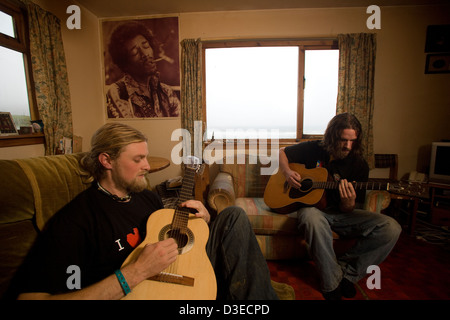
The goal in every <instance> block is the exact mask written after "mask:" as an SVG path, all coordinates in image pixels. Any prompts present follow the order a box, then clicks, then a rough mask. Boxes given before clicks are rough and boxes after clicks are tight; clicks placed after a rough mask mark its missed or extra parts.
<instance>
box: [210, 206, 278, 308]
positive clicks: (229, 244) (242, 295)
mask: <svg viewBox="0 0 450 320" xmlns="http://www.w3.org/2000/svg"><path fill="white" fill-rule="evenodd" d="M206 252H207V254H208V257H209V259H210V261H211V264H212V266H213V268H214V272H215V275H216V280H217V299H218V300H225V299H226V300H261V299H264V300H269V299H278V296H277V294H276V293H275V291H274V290H273V287H272V284H271V281H270V271H269V267H268V266H267V262H266V260H265V258H264V256H263V254H262V252H261V249H260V247H259V245H258V242H257V240H256V237H255V234H254V232H253V229H252V227H251V225H250V221H249V220H248V217H247V215H246V214H245V212H244V210H243V209H241V208H239V207H235V206H232V207H228V208H226V209H224V210H223V211H222V212H220V213H219V214H218V216H217V217H216V219H215V220H214V221H213V222H212V223H211V225H210V236H209V239H208V242H207V244H206Z"/></svg>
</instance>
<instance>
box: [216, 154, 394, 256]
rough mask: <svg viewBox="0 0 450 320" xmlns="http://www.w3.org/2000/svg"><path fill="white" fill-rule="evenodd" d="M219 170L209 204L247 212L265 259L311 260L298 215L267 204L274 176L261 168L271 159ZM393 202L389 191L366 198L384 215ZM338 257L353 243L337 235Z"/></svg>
mask: <svg viewBox="0 0 450 320" xmlns="http://www.w3.org/2000/svg"><path fill="white" fill-rule="evenodd" d="M221 162H222V163H221V164H215V165H216V166H218V168H216V169H215V170H214V169H213V170H210V171H211V172H215V177H213V174H211V177H213V180H212V181H211V184H210V188H209V193H208V199H207V201H208V204H209V206H210V207H211V208H212V209H214V210H217V212H220V211H221V210H223V209H224V208H226V207H227V206H232V205H236V206H239V207H241V208H243V209H244V211H245V212H246V213H247V216H248V218H249V220H250V223H251V225H252V227H253V230H254V232H255V235H256V238H257V240H258V243H259V245H260V247H261V250H262V252H263V255H264V257H265V258H266V259H267V260H290V259H303V258H307V245H306V242H305V240H304V239H303V238H302V237H301V236H300V234H299V232H298V229H297V219H296V212H292V213H287V214H279V213H276V212H274V211H272V210H271V209H270V208H269V207H268V206H267V205H266V204H265V203H264V198H263V195H264V190H265V187H266V185H267V182H268V181H269V179H270V175H261V168H268V167H270V165H271V164H270V159H269V158H267V157H261V156H255V155H249V154H247V155H245V161H240V163H238V161H237V160H236V159H235V158H224V159H223V160H222V161H221ZM389 203H390V195H389V193H388V192H387V191H370V192H368V193H367V195H366V199H365V203H364V209H366V210H369V211H373V212H380V211H381V210H383V209H385V208H387V207H388V206H389ZM333 236H334V239H335V240H336V241H335V244H334V246H335V251H336V254H338V255H339V254H340V253H343V252H345V250H346V249H347V248H348V247H349V246H350V245H351V244H352V241H351V240H352V239H350V241H347V240H343V239H339V236H338V235H337V234H333Z"/></svg>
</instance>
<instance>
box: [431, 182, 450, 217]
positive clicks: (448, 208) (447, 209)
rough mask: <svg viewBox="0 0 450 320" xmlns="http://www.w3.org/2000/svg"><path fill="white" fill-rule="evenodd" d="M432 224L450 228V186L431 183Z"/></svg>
mask: <svg viewBox="0 0 450 320" xmlns="http://www.w3.org/2000/svg"><path fill="white" fill-rule="evenodd" d="M429 187H430V193H431V223H433V224H436V225H441V226H450V185H447V184H434V183H430V184H429Z"/></svg>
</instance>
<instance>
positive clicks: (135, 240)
mask: <svg viewBox="0 0 450 320" xmlns="http://www.w3.org/2000/svg"><path fill="white" fill-rule="evenodd" d="M127 242H128V243H129V244H130V246H132V247H133V248H136V246H137V245H138V244H139V243H141V236H140V235H139V230H138V228H133V233H129V234H127Z"/></svg>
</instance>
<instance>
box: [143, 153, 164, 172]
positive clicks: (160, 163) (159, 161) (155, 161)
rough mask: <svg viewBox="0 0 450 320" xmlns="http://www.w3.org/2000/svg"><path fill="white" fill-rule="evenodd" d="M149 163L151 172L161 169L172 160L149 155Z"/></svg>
mask: <svg viewBox="0 0 450 320" xmlns="http://www.w3.org/2000/svg"><path fill="white" fill-rule="evenodd" d="M147 161H148V164H149V165H150V170H149V173H152V172H156V171H161V170H163V169H165V168H167V167H168V166H169V165H170V161H169V160H168V159H166V158H162V157H152V156H148V157H147Z"/></svg>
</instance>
